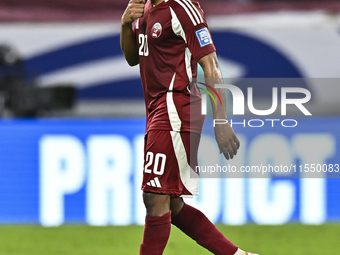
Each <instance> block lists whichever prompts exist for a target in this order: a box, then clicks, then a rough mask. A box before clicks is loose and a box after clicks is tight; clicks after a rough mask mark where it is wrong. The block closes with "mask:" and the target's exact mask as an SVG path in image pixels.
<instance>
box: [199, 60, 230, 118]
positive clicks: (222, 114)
mask: <svg viewBox="0 0 340 255" xmlns="http://www.w3.org/2000/svg"><path fill="white" fill-rule="evenodd" d="M199 63H200V65H201V66H202V68H203V71H204V77H205V83H206V84H208V85H209V86H211V87H213V88H215V84H223V79H222V74H221V70H220V68H219V65H218V61H217V57H216V54H215V53H213V57H207V58H206V59H203V60H202V61H200V62H199ZM216 91H217V94H218V95H219V97H220V99H221V101H222V105H221V103H220V100H219V99H218V97H217V95H215V93H212V95H213V97H214V99H215V101H216V104H215V102H214V100H212V99H211V100H210V101H211V106H212V111H213V116H214V119H227V112H226V95H225V90H224V89H216Z"/></svg>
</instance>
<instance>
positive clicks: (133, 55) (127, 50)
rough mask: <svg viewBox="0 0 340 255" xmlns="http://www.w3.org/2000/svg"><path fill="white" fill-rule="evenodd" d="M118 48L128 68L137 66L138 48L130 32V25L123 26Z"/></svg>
mask: <svg viewBox="0 0 340 255" xmlns="http://www.w3.org/2000/svg"><path fill="white" fill-rule="evenodd" d="M120 47H121V49H122V51H123V53H124V56H125V59H126V61H127V62H128V63H129V65H130V66H135V65H138V64H139V55H138V46H137V42H136V38H135V36H134V33H133V31H132V24H123V23H122V28H121V34H120Z"/></svg>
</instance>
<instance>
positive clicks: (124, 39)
mask: <svg viewBox="0 0 340 255" xmlns="http://www.w3.org/2000/svg"><path fill="white" fill-rule="evenodd" d="M145 2H146V1H145V0H130V2H129V4H128V6H127V7H126V9H125V12H124V14H123V16H122V19H121V24H122V27H121V34H120V47H121V49H122V51H123V53H124V56H125V59H126V61H127V62H128V63H129V65H130V66H135V65H138V64H139V55H138V45H137V42H136V38H135V36H134V33H133V30H132V23H133V22H134V21H135V20H136V19H138V18H141V17H143V14H144V7H145Z"/></svg>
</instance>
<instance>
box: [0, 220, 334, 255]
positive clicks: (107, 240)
mask: <svg viewBox="0 0 340 255" xmlns="http://www.w3.org/2000/svg"><path fill="white" fill-rule="evenodd" d="M218 228H219V229H220V230H221V231H222V232H223V233H224V234H225V235H226V236H228V237H229V239H230V240H232V241H233V242H234V243H236V244H237V245H239V246H240V247H241V248H243V249H245V250H249V251H254V252H258V253H260V255H287V254H289V255H298V254H299V255H302V254H308V255H320V254H338V252H339V251H338V248H339V233H340V225H322V226H303V225H284V226H256V225H246V226H221V225H220V226H218ZM142 234H143V227H140V226H128V227H89V226H63V227H58V228H43V227H38V226H1V227H0V254H1V255H90V254H91V255H117V254H119V255H138V249H139V244H140V242H141V240H142ZM191 254H192V255H208V254H211V253H209V252H208V251H206V250H205V249H203V248H201V247H199V246H198V245H197V244H196V243H195V242H194V241H192V240H191V239H190V238H188V237H187V236H185V235H184V234H183V233H181V232H180V231H179V230H178V229H176V227H173V228H172V230H171V236H170V239H169V242H168V246H167V247H166V250H165V252H164V255H191Z"/></svg>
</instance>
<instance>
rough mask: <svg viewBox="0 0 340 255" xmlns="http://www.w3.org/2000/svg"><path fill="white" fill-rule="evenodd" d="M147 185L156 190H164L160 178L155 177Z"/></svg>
mask: <svg viewBox="0 0 340 255" xmlns="http://www.w3.org/2000/svg"><path fill="white" fill-rule="evenodd" d="M146 185H148V186H151V187H155V188H162V185H161V183H160V182H159V179H158V177H155V178H154V179H153V180H150V181H149V182H148V183H147V184H146Z"/></svg>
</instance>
